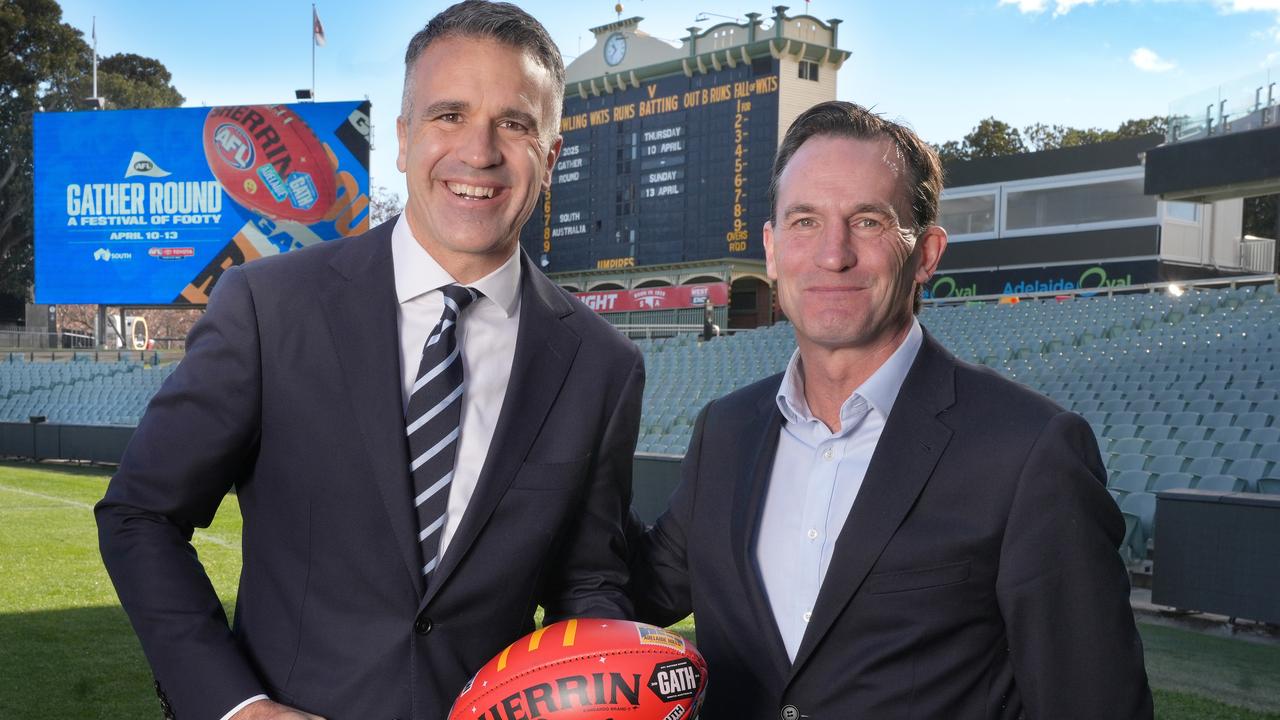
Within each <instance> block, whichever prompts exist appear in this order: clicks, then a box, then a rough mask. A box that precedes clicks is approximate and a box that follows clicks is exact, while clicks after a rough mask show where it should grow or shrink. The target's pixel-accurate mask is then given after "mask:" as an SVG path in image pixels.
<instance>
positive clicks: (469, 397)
mask: <svg viewBox="0 0 1280 720" xmlns="http://www.w3.org/2000/svg"><path fill="white" fill-rule="evenodd" d="M391 262H392V265H393V266H394V267H395V275H396V299H397V300H399V302H400V309H399V313H398V325H399V329H400V374H401V382H402V391H401V400H402V401H403V404H402V409H403V410H406V411H407V410H408V408H409V393H410V392H411V391H412V389H413V383H414V381H415V380H417V377H418V365H419V363H420V362H421V361H422V348H423V347H424V346H425V345H426V343H427V337H428V336H430V335H431V331H432V330H434V329H435V326H436V324H437V323H439V322H440V315H441V314H442V313H443V312H444V293H442V292H441V291H440V288H443V287H444V286H445V285H449V284H451V283H454V282H457V281H456V280H454V279H453V277H451V276H450V275H449V273H447V272H445V270H444V268H442V267H440V263H438V262H436V261H435V258H433V257H431V255H430V254H429V253H427V251H426V250H424V249H422V246H421V245H419V244H418V241H417V240H416V239H414V237H413V231H412V230H410V229H409V221H408V220H406V219H405V216H404V215H401V216H400V219H399V220H397V221H396V226H395V229H394V230H393V231H392V232H391ZM469 287H473V288H475V289H477V290H479V291H480V292H482V293H484V297H482V298H479V299H477V300H476V301H475V302H474V303H472V304H471V306H470V307H468V308H467V309H466V310H465V311H463V313H462V317H461V318H460V319H459V321H458V328H457V333H458V335H457V337H458V342H459V343H460V347H461V348H462V368H463V369H462V373H463V378H464V382H465V389H464V390H463V393H462V426H461V427H462V431H461V434H460V435H459V439H458V456H457V459H456V460H455V461H454V471H453V482H451V483H450V484H449V509H448V512H447V519H446V520H445V526H444V534H443V535H441V536H440V556H441V557H444V554H445V551H446V550H448V548H449V541H450V540H452V539H453V534H454V533H455V532H457V531H458V523H459V522H461V521H462V514H463V512H464V511H466V509H467V504H468V503H469V502H471V495H472V494H473V493H474V492H475V489H476V481H478V480H479V479H480V470H481V468H483V467H484V461H485V458H487V457H488V456H489V443H490V442H491V441H492V440H493V431H494V428H495V427H497V424H498V414H499V413H501V412H502V401H503V398H504V397H506V394H507V381H508V380H510V379H511V363H512V361H513V360H514V359H515V355H516V331H517V330H519V328H520V253H519V251H518V249H517V250H516V251H514V252H512V253H511V257H510V258H508V259H507V261H506V262H505V263H504V264H503V265H502V267H500V268H498V269H497V270H494V271H493V272H491V273H489V274H488V275H486V276H484V277H482V278H480V279H479V280H477V281H475V282H473V283H470V284H469ZM405 462H406V463H408V459H407V458H406V459H405ZM411 501H412V498H405V502H411Z"/></svg>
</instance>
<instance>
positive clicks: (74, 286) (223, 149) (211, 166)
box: [34, 101, 370, 305]
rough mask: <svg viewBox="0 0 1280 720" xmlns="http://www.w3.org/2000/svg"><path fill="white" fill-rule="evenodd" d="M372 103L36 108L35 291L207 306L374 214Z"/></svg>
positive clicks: (65, 298) (43, 297)
mask: <svg viewBox="0 0 1280 720" xmlns="http://www.w3.org/2000/svg"><path fill="white" fill-rule="evenodd" d="M369 110H370V107H369V103H368V101H363V102H361V101H351V102H327V103H301V104H293V105H238V106H227V107H213V108H172V109H163V110H112V111H104V112H64V113H36V115H35V122H34V125H35V127H34V131H35V132H34V147H35V175H34V179H35V226H36V237H35V264H36V267H35V281H36V282H35V295H36V301H37V302H40V303H49V304H61V303H90V304H121V305H168V304H180V305H185V304H189V305H202V304H204V303H206V302H208V299H209V293H210V292H211V291H212V289H213V286H214V285H215V284H216V283H217V280H218V278H219V277H220V276H221V275H222V273H223V272H224V271H225V270H226V269H227V268H230V267H232V266H233V265H239V264H242V263H245V262H249V261H252V260H254V259H256V258H259V257H263V256H267V255H277V254H280V253H285V252H290V251H293V250H297V249H299V248H302V247H305V246H307V245H311V244H314V243H318V242H323V241H325V240H332V239H335V238H338V237H342V236H345V235H351V234H355V233H358V232H362V231H363V230H365V229H367V228H368V224H369V169H368V168H369Z"/></svg>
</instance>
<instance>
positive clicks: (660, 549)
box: [629, 404, 711, 626]
mask: <svg viewBox="0 0 1280 720" xmlns="http://www.w3.org/2000/svg"><path fill="white" fill-rule="evenodd" d="M710 410H711V404H708V405H707V406H706V407H705V408H703V409H702V412H701V413H699V414H698V419H697V421H696V422H695V423H694V426H693V438H692V439H691V440H690V442H689V450H688V452H686V453H685V456H684V460H683V461H682V462H681V463H680V484H679V485H677V486H676V490H675V492H673V493H672V494H671V500H670V502H669V504H668V506H667V509H666V511H665V512H663V513H662V515H661V516H660V517H659V518H658V521H657V522H656V523H654V525H653V527H652V528H649V529H648V530H647V531H646V532H645V533H644V535H643V537H641V538H640V539H639V540H638V542H637V547H636V550H635V553H634V555H633V557H632V561H631V585H630V588H629V592H630V594H631V601H632V602H633V603H635V607H636V618H637V619H638V620H641V621H643V622H647V623H652V624H654V625H660V626H666V625H670V624H672V623H675V622H679V621H680V620H682V619H684V618H685V617H686V616H688V615H689V613H691V612H693V592H692V586H691V583H690V578H689V556H688V553H687V547H688V542H689V531H690V529H691V528H692V524H693V518H694V501H695V499H696V497H697V486H698V474H699V465H700V461H701V457H702V437H703V432H704V430H705V428H706V422H707V415H708V413H709V412H710Z"/></svg>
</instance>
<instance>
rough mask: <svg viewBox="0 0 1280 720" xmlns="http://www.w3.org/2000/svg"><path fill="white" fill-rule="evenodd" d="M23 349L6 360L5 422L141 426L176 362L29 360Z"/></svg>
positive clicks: (0, 393)
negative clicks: (39, 420)
mask: <svg viewBox="0 0 1280 720" xmlns="http://www.w3.org/2000/svg"><path fill="white" fill-rule="evenodd" d="M23 357H24V356H23V355H22V354H20V353H12V354H10V355H8V357H7V358H5V360H4V361H0V422H20V423H25V422H27V421H28V419H29V418H30V417H31V416H33V415H41V416H44V417H45V418H46V420H47V422H50V423H61V424H66V425H124V426H131V425H136V424H137V423H138V420H139V419H140V418H141V417H142V412H143V410H145V409H146V407H147V403H148V402H149V401H150V400H151V396H152V395H154V394H155V393H156V390H158V389H159V388H160V384H161V383H162V382H164V379H165V378H167V377H168V376H169V374H170V373H172V372H173V369H174V368H175V367H176V365H172V364H171V365H165V366H160V367H150V366H147V365H144V364H143V363H140V362H136V361H133V362H127V361H126V362H93V360H92V355H91V354H88V355H79V354H78V355H77V356H76V357H75V359H72V360H70V361H61V362H26V361H23V360H22V359H21V358H23Z"/></svg>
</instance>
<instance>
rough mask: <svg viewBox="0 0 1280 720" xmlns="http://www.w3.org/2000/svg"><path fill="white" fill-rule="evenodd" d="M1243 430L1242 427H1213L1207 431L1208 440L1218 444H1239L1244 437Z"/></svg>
mask: <svg viewBox="0 0 1280 720" xmlns="http://www.w3.org/2000/svg"><path fill="white" fill-rule="evenodd" d="M1244 433H1245V429H1244V428H1242V427H1232V426H1227V427H1215V428H1213V429H1211V430H1209V439H1210V440H1212V441H1214V442H1218V443H1224V444H1225V443H1233V442H1239V441H1240V439H1241V438H1243V437H1244Z"/></svg>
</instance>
